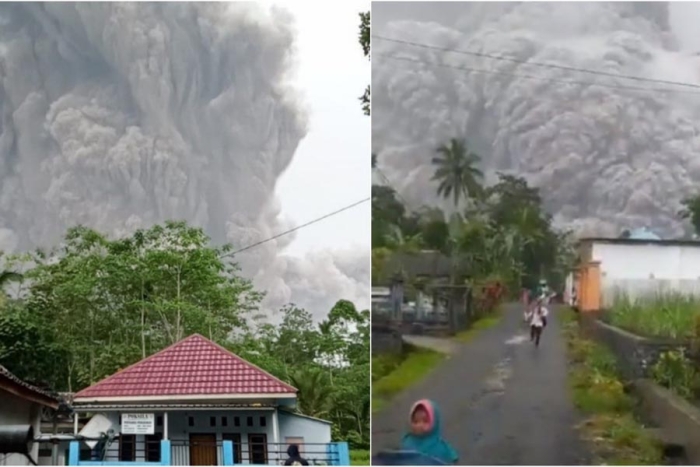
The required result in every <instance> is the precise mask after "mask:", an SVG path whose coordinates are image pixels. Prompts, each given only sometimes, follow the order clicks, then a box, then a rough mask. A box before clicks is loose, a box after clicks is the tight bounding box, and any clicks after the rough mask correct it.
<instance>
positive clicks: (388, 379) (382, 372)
mask: <svg viewBox="0 0 700 467" xmlns="http://www.w3.org/2000/svg"><path fill="white" fill-rule="evenodd" d="M444 359H445V355H444V354H441V353H439V352H434V351H432V350H428V349H422V348H421V349H419V348H417V347H413V346H408V345H407V346H405V352H404V354H403V355H401V356H388V355H387V356H384V355H383V356H378V357H373V358H372V412H373V413H374V412H377V411H379V410H381V409H382V408H383V407H384V406H385V405H386V402H387V401H388V399H390V398H391V397H392V396H394V395H396V394H398V393H399V392H401V391H403V390H404V389H406V388H408V387H409V386H412V385H413V384H415V383H417V382H418V381H420V380H422V379H423V378H425V376H426V375H427V374H428V373H430V371H431V370H433V369H434V368H435V367H436V366H437V365H438V364H440V363H441V362H442V361H443V360H444ZM375 365H377V366H378V369H377V371H375Z"/></svg>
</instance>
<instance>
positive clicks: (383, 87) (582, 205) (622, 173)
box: [372, 3, 700, 235]
mask: <svg viewBox="0 0 700 467" xmlns="http://www.w3.org/2000/svg"><path fill="white" fill-rule="evenodd" d="M393 5H394V4H390V5H389V4H387V5H384V6H383V8H382V9H375V17H376V22H375V25H376V26H375V31H374V33H375V34H378V35H381V36H387V37H392V38H397V39H403V40H409V41H414V42H419V43H425V44H432V45H435V46H438V47H443V48H449V49H457V50H468V51H475V52H483V53H487V54H493V55H505V56H509V57H513V58H516V59H518V60H523V61H527V60H530V61H533V62H545V63H554V64H559V65H566V66H572V67H578V68H587V69H594V70H604V71H607V72H612V73H620V74H627V75H636V76H643V77H649V78H658V79H666V80H674V81H686V82H695V83H697V82H699V79H700V62H699V61H698V59H697V57H694V56H692V54H690V53H685V52H683V51H678V50H677V45H676V44H675V40H674V37H673V35H672V33H671V32H670V31H669V29H668V11H667V5H666V4H663V3H502V4H499V3H496V4H494V3H480V4H479V3H475V4H469V3H464V4H459V5H458V6H459V7H460V8H461V10H460V11H461V12H460V13H459V14H457V12H456V11H455V8H456V7H457V6H456V5H454V4H453V6H452V7H451V10H450V14H449V15H445V16H446V17H445V19H444V21H438V20H439V18H436V15H437V13H433V16H432V17H431V20H432V22H426V21H421V20H417V19H414V18H416V17H418V15H416V14H414V13H415V12H413V11H411V8H410V7H409V8H408V10H404V12H403V13H400V14H402V15H403V16H402V18H404V19H396V20H393V19H391V8H392V6H393ZM433 11H435V10H433ZM448 16H449V17H448ZM373 48H374V51H375V56H374V59H373V68H372V73H373V75H372V78H373V81H372V83H373V87H374V88H375V89H376V91H375V92H374V96H373V97H374V99H373V102H372V111H373V116H372V118H373V120H372V131H373V134H372V137H373V150H374V151H375V152H376V153H377V154H379V162H380V164H381V167H382V169H383V170H384V171H385V173H386V174H387V175H388V177H389V178H390V179H392V183H393V184H394V185H396V188H398V189H399V190H400V191H401V192H402V193H403V195H404V197H405V198H406V199H407V200H409V201H410V202H413V203H415V204H423V203H425V202H426V200H428V201H431V202H435V203H438V204H439V203H440V202H439V201H438V200H437V196H436V195H435V186H434V184H433V183H432V182H431V181H430V177H431V175H432V173H433V168H432V167H431V166H430V158H431V157H432V156H433V153H434V149H435V147H437V146H438V145H439V144H441V143H443V142H445V141H447V140H448V139H449V138H452V137H463V138H465V139H466V140H467V141H468V143H469V144H470V146H471V147H472V148H473V149H474V150H476V151H477V152H478V153H479V154H480V155H481V156H482V157H483V158H484V165H485V169H486V172H487V173H490V174H493V173H494V172H495V171H512V172H516V173H519V174H521V175H524V176H525V177H526V178H527V179H528V180H529V181H530V182H531V183H533V184H535V185H537V186H539V187H541V189H542V191H543V194H544V197H545V201H546V204H547V208H548V209H549V210H550V211H552V212H554V213H556V220H557V221H558V222H559V223H561V224H565V225H567V226H570V227H573V228H575V229H576V230H578V231H579V233H582V234H598V235H615V234H619V232H620V231H621V230H622V229H623V228H629V227H640V226H645V225H647V226H649V227H652V228H655V229H657V230H659V231H660V232H661V233H662V234H665V235H677V234H680V233H681V230H682V229H681V225H680V222H679V220H678V218H677V215H676V213H677V211H678V209H679V207H680V206H679V202H680V199H681V198H682V197H683V196H685V195H687V194H689V193H691V192H692V191H693V189H694V187H695V181H696V180H697V179H698V178H700V159H698V157H697V156H696V154H698V150H700V123H698V122H700V119H699V118H698V117H700V94H695V95H693V94H672V93H666V92H640V91H633V90H628V89H610V88H605V87H599V86H592V85H576V84H557V83H551V82H546V81H537V80H529V79H522V78H516V77H513V76H512V75H517V74H522V75H530V76H539V77H543V78H548V79H555V80H564V81H566V80H576V81H585V82H589V83H591V82H600V83H605V84H608V85H612V86H616V85H617V86H637V87H649V88H656V89H658V88H664V87H666V88H668V87H669V86H663V85H658V84H650V83H639V82H634V81H628V80H622V79H617V78H605V77H600V76H593V75H587V74H581V73H573V72H570V71H563V70H557V69H551V68H542V67H535V66H532V65H527V64H517V63H513V62H508V61H498V60H491V59H486V58H479V57H473V56H468V55H463V54H455V53H446V52H442V51H435V50H427V49H421V48H415V47H410V46H406V45H402V44H396V43H391V42H387V41H382V40H375V41H374V42H373ZM385 55H390V56H393V57H404V58H408V59H410V60H418V61H420V62H426V63H407V62H401V61H397V60H393V59H390V58H387V57H385ZM430 63H440V64H445V65H448V66H453V67H470V68H476V69H482V70H488V71H492V72H497V73H500V74H497V75H493V74H483V73H470V72H467V71H461V70H454V69H449V68H441V67H437V66H433V65H430ZM509 75H511V76H509ZM676 89H678V88H676ZM680 89H683V90H685V91H687V90H688V88H680ZM691 91H692V90H691ZM696 91H697V90H696ZM448 204H449V203H445V205H446V206H447V205H448Z"/></svg>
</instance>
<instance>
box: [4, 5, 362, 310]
mask: <svg viewBox="0 0 700 467" xmlns="http://www.w3.org/2000/svg"><path fill="white" fill-rule="evenodd" d="M294 39H295V34H294V30H293V21H292V18H291V17H290V15H289V14H288V13H287V12H286V11H284V10H281V9H277V8H274V7H273V8H264V7H262V6H260V5H257V4H254V3H247V2H246V3H230V4H226V3H21V4H20V3H4V4H0V73H1V77H2V82H1V83H0V242H1V244H0V248H3V249H5V250H24V249H28V248H33V247H36V246H46V245H51V244H53V243H55V242H56V241H57V240H58V239H60V237H61V235H62V234H63V232H64V231H65V229H66V228H67V227H69V226H72V225H75V224H78V223H81V224H85V225H89V226H91V227H93V228H96V229H99V230H101V231H106V232H111V233H113V234H126V233H129V232H131V231H133V230H134V229H136V228H140V227H148V226H150V225H153V224H154V223H158V222H162V221H164V220H167V219H185V220H187V221H189V222H190V223H193V224H195V225H199V226H202V227H204V228H205V230H206V231H207V233H209V235H211V236H212V238H213V240H214V241H215V242H216V243H222V242H225V241H230V242H233V243H234V244H235V245H236V246H237V247H241V246H245V245H248V244H250V243H254V242H256V241H260V240H262V239H264V238H267V237H269V236H272V235H274V234H277V233H279V232H280V231H281V230H284V228H285V227H288V226H289V223H288V222H285V221H283V220H280V216H279V209H278V206H277V204H278V203H277V202H276V201H275V199H274V189H275V183H276V180H277V178H278V177H279V176H280V175H281V173H282V172H283V171H284V170H285V169H286V168H287V167H288V166H289V164H290V162H291V160H292V157H293V155H294V152H295V150H296V148H297V146H298V144H299V142H300V140H301V139H302V138H303V137H304V135H305V134H306V124H307V114H306V111H305V108H304V106H303V105H302V103H301V101H300V98H299V97H298V94H297V92H296V91H295V89H294V88H293V87H292V86H291V85H290V84H289V71H290V70H291V69H292V67H293V65H294V59H295V55H294ZM289 241H290V239H286V240H284V241H281V242H270V243H268V244H265V245H263V246H261V247H259V248H256V249H254V250H250V251H249V252H246V253H242V254H241V255H240V256H239V257H238V258H237V259H238V260H239V261H240V262H241V265H242V266H243V268H244V271H245V272H246V273H248V274H249V275H254V276H255V278H256V279H255V280H256V283H257V284H258V286H260V287H261V288H268V287H271V286H273V285H278V286H279V287H277V288H276V289H275V290H274V291H272V293H271V296H270V298H269V299H268V303H267V304H268V305H269V306H271V307H276V306H279V305H280V304H282V303H284V302H287V301H290V300H293V301H296V302H298V303H299V304H303V305H306V306H309V307H312V308H313V309H315V310H319V311H325V310H326V309H327V308H328V307H329V306H330V305H331V304H332V302H333V300H334V299H337V298H338V297H329V298H323V297H322V298H318V297H316V293H315V292H314V293H313V294H306V293H305V291H304V290H303V289H299V288H298V287H295V286H294V285H293V284H294V283H296V282H298V280H297V278H296V276H292V278H291V279H290V278H289V277H286V275H287V274H289V273H288V270H289V267H288V263H289V261H290V259H288V258H284V257H283V256H282V255H281V254H280V250H281V248H283V247H284V245H285V243H284V242H289ZM341 256H342V255H341ZM293 260H294V261H300V262H302V263H304V264H307V263H309V262H312V263H313V261H314V259H313V258H311V257H309V258H303V259H293ZM323 261H324V262H327V261H328V260H327V259H324V260H323ZM324 264H325V263H324ZM263 265H264V266H263ZM317 270H318V268H314V267H312V266H307V267H306V268H305V272H306V273H308V274H313V273H314V272H315V271H317ZM347 271H353V269H352V268H347ZM347 271H342V270H341V269H340V268H336V270H335V271H331V269H329V268H325V269H324V270H323V273H324V274H331V273H335V274H336V276H335V278H337V280H338V281H339V282H340V283H343V282H347V281H351V282H352V281H358V280H359V279H361V277H359V279H358V276H355V277H349V276H348V275H347ZM290 280H291V282H292V285H290V284H287V282H288V281H290ZM326 280H331V279H330V278H326ZM346 298H350V299H357V298H358V297H346Z"/></svg>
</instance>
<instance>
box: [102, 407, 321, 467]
mask: <svg viewBox="0 0 700 467" xmlns="http://www.w3.org/2000/svg"><path fill="white" fill-rule="evenodd" d="M273 413H274V412H273V411H272V410H258V411H255V410H230V411H201V410H193V411H190V412H186V411H182V412H169V413H168V439H170V440H171V443H172V462H173V465H189V436H190V433H195V434H212V433H213V434H215V435H216V441H217V444H218V445H219V448H218V451H219V452H218V461H219V463H221V462H222V456H223V453H222V452H221V446H220V445H221V442H222V441H223V437H222V434H224V433H238V434H240V436H241V443H242V454H243V463H247V460H248V455H249V452H250V451H249V446H248V435H249V434H265V435H267V441H268V446H267V450H268V463H277V464H279V462H278V461H280V460H281V461H284V460H286V458H287V456H286V453H285V452H286V449H287V446H286V441H285V440H286V439H287V438H302V439H303V442H304V443H329V442H330V441H331V424H330V423H324V422H322V421H318V420H314V419H310V418H306V417H299V416H296V415H294V414H290V413H286V412H283V411H279V412H278V424H279V425H278V426H279V439H278V440H275V439H274V433H273V426H274V425H273ZM155 414H156V417H158V416H162V412H155ZM105 415H106V416H107V417H108V418H109V419H110V421H112V423H114V425H115V429H118V427H119V425H118V423H119V413H117V412H110V413H107V414H105ZM190 417H192V418H193V422H194V425H193V426H189V418H190ZM212 417H214V420H215V426H212V424H211V418H212ZM222 417H226V419H227V423H226V426H223V423H222ZM235 417H238V420H239V424H240V426H235ZM248 417H252V422H253V423H252V426H248ZM261 418H262V419H264V422H263V421H262V420H261ZM263 425H264V426H263ZM155 432H156V433H163V427H162V426H156V429H155ZM145 450H146V441H145V436H140V435H137V436H136V461H144V460H145ZM309 450H312V449H311V448H309ZM313 450H314V451H323V456H322V457H321V456H320V455H315V456H311V455H310V457H311V458H319V459H325V458H326V454H325V447H324V448H323V449H321V448H320V447H319V446H315V447H313ZM118 460H119V442H118V440H117V441H115V442H114V443H113V444H112V445H111V446H110V448H109V449H108V451H107V456H106V457H105V461H118Z"/></svg>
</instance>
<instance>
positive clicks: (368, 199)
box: [220, 198, 372, 258]
mask: <svg viewBox="0 0 700 467" xmlns="http://www.w3.org/2000/svg"><path fill="white" fill-rule="evenodd" d="M371 199H372V198H365V199H361V200H360V201H356V202H354V203H352V204H349V205H347V206H345V207H342V208H340V209H337V210H335V211H333V212H329V213H328V214H325V215H323V216H321V217H317V218H316V219H314V220H311V221H309V222H307V223H305V224H301V225H298V226H296V227H294V228H293V229H289V230H285V231H284V232H282V233H278V234H277V235H275V236H273V237H270V238H266V239H265V240H260V241H259V242H255V243H253V244H251V245H248V246H246V247H243V248H240V249H238V250H236V251H232V252H231V253H226V254H225V255H221V256H220V258H225V257H227V256H233V255H235V254H237V253H240V252H242V251H247V250H250V249H251V248H255V247H256V246H259V245H262V244H263V243H267V242H271V241H272V240H275V239H278V238H280V237H284V236H285V235H288V234H290V233H292V232H296V231H297V230H301V229H303V228H304V227H308V226H310V225H312V224H316V223H317V222H321V221H322V220H324V219H328V218H329V217H333V216H335V215H336V214H340V213H341V212H343V211H347V210H348V209H352V208H354V207H355V206H359V205H360V204H362V203H366V202H367V201H370V200H371Z"/></svg>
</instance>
